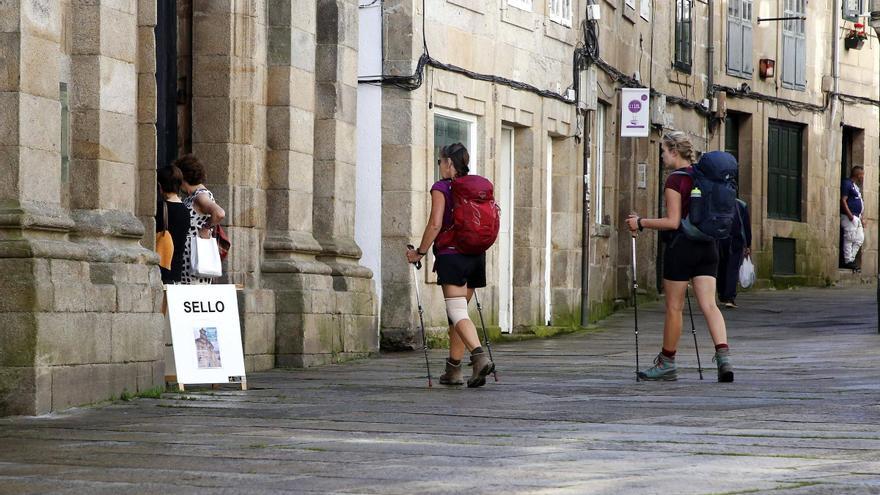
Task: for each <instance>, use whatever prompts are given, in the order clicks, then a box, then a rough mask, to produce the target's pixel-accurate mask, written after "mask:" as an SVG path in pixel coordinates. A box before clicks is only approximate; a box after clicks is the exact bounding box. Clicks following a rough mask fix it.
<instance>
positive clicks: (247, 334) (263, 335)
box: [243, 314, 275, 354]
mask: <svg viewBox="0 0 880 495" xmlns="http://www.w3.org/2000/svg"><path fill="white" fill-rule="evenodd" d="M243 344H244V353H245V354H272V353H274V352H275V317H274V315H268V314H245V316H244V342H243Z"/></svg>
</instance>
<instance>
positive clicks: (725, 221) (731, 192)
mask: <svg viewBox="0 0 880 495" xmlns="http://www.w3.org/2000/svg"><path fill="white" fill-rule="evenodd" d="M661 147H662V150H663V152H662V155H661V156H662V159H663V164H664V165H665V167H666V168H667V169H671V170H672V173H671V174H670V175H669V177H668V178H667V179H666V184H665V187H664V193H663V194H664V199H665V203H666V216H665V217H663V218H642V217H640V216H638V215H637V214H632V215H630V216H629V218H627V219H626V223H627V226H628V227H629V229H630V231H631V232H632V233H633V235H636V234H637V232H639V231H641V230H642V229H656V230H659V231H661V236H663V239H664V241H665V242H666V249H665V251H664V255H663V291H664V293H665V295H666V319H665V322H664V325H663V348H662V349H661V351H660V354H658V355H657V357H656V358H655V359H654V366H652V367H650V368H648V369H647V370H644V371H638V378H640V379H642V380H676V379H677V378H678V373H677V370H676V366H675V352H676V349H677V348H678V341H679V339H680V338H681V329H682V311H683V309H684V300H685V294H686V291H687V287H688V281H692V283H693V287H694V293H695V294H696V296H697V302H698V303H699V305H700V309H701V310H702V312H703V315H704V316H705V318H706V323H707V325H708V327H709V333H710V334H711V336H712V340H713V341H714V342H715V358H714V361H715V362H716V364H717V366H718V381H719V382H732V381H733V368H732V366H731V364H730V348H729V347H728V345H727V328H726V326H725V324H724V316H723V315H722V314H721V310H719V309H718V306H717V305H716V304H715V283H716V276H717V274H718V248H717V242H716V241H718V240H719V239H724V238H726V237H727V236H728V235H729V233H730V226H731V222H732V220H733V215H735V214H736V180H735V177H736V172H737V164H736V159H735V158H734V157H733V156H732V155H730V154H729V153H725V152H722V151H711V152H708V153H705V154H704V155H703V156H702V157H701V158H700V161H699V163H697V164H696V165H691V163H692V162H693V159H694V148H693V144H691V142H690V140H689V139H688V137H687V135H686V134H685V133H683V132H679V131H676V132H670V133H668V134H666V135H664V136H663V140H662V143H661Z"/></svg>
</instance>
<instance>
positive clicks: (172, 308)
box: [166, 285, 247, 390]
mask: <svg viewBox="0 0 880 495" xmlns="http://www.w3.org/2000/svg"><path fill="white" fill-rule="evenodd" d="M166 296H167V300H168V318H169V320H170V323H171V342H172V344H173V346H174V366H175V368H176V372H177V383H178V384H179V386H180V389H181V390H183V386H184V385H187V384H195V383H203V384H207V383H211V384H214V383H229V382H241V386H242V390H247V379H246V378H245V373H244V353H243V352H242V346H241V326H240V324H239V321H238V297H237V296H236V292H235V285H168V286H166Z"/></svg>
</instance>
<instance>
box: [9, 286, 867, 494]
mask: <svg viewBox="0 0 880 495" xmlns="http://www.w3.org/2000/svg"><path fill="white" fill-rule="evenodd" d="M875 297H876V295H875V290H874V289H865V288H847V289H837V288H834V289H797V290H785V291H760V292H748V293H745V294H742V295H740V297H739V298H738V299H737V302H738V303H739V304H740V308H739V309H736V310H726V311H725V313H724V314H725V317H726V319H727V324H728V329H729V334H730V342H731V348H732V356H733V363H734V366H735V371H736V381H735V382H734V383H731V384H719V383H717V382H716V381H715V374H714V368H713V364H712V362H711V357H712V353H713V348H712V345H711V341H710V339H709V337H708V333H707V331H706V328H705V323H704V322H703V321H702V318H701V317H700V315H699V314H697V315H696V317H697V334H698V339H699V345H700V357H701V362H702V365H703V367H704V372H703V373H704V379H703V380H700V379H699V375H698V370H697V360H696V354H695V352H694V347H693V339H692V337H691V335H690V329H689V328H686V329H685V330H686V332H685V335H683V337H682V341H681V348H680V350H679V353H678V358H677V360H678V364H679V366H680V368H681V369H680V371H679V380H678V381H677V382H672V383H670V382H665V383H651V382H638V383H637V382H636V381H635V376H634V372H635V363H634V359H635V355H634V342H633V337H634V336H633V327H632V321H633V319H632V316H633V315H632V311H631V310H630V311H622V312H620V313H617V314H615V315H613V316H611V317H609V318H608V319H606V320H604V321H602V322H601V323H600V324H599V325H598V328H596V329H593V330H589V331H585V332H580V333H577V334H572V335H567V336H563V337H559V338H554V339H548V340H535V341H528V342H517V343H506V344H503V345H493V349H492V350H493V352H494V354H495V357H496V362H497V364H498V376H499V381H498V382H497V383H496V382H494V381H492V379H491V378H490V379H489V383H488V384H487V386H486V387H484V388H481V389H476V390H472V389H467V388H461V387H455V388H447V387H443V386H440V385H437V384H436V381H435V386H434V388H432V389H428V388H427V387H426V386H425V385H426V381H425V371H424V358H423V357H422V355H421V354H420V353H404V354H386V355H383V356H381V357H380V358H378V359H371V360H364V361H357V362H350V363H345V364H340V365H330V366H324V367H321V368H317V369H307V370H274V371H271V372H265V373H256V374H252V375H250V376H249V377H248V381H249V383H250V384H251V385H252V386H253V388H252V390H249V391H246V392H243V391H240V390H234V389H233V388H232V387H224V388H222V389H221V390H212V389H209V388H202V389H197V390H193V391H189V392H186V393H167V394H164V395H163V396H162V397H161V398H159V399H136V400H132V401H128V402H116V403H110V404H103V405H99V406H95V407H88V408H79V409H73V410H69V411H65V412H63V413H57V414H52V415H48V416H42V417H35V418H24V417H17V418H3V419H0V447H2V448H0V494H13V493H14V494H31V493H33V494H37V493H62V494H68V493H70V494H73V493H76V494H81V493H89V494H92V493H95V494H104V493H107V494H110V493H112V494H118V493H161V494H165V495H168V494H195V493H221V494H225V493H248V494H276V493H279V494H280V493H304V494H311V493H340V494H414V493H426V494H447V493H448V494H461V493H469V494H478V493H504V494H532V493H534V494H653V493H657V494H661V493H662V494H669V493H676V494H703V495H709V494H733V493H772V494H785V495H816V494H844V495H855V494H880V428H878V425H880V380H878V379H877V372H876V371H875V369H876V367H877V362H878V360H877V354H878V351H880V335H878V333H877V321H876V314H877V313H876V301H875ZM639 322H640V343H641V356H640V357H641V362H642V366H643V367H645V366H647V365H648V364H649V363H650V361H651V359H652V358H653V357H654V355H655V354H656V352H657V350H658V349H659V345H660V342H661V330H662V323H663V308H662V305H661V304H660V303H652V304H646V305H643V306H642V307H640V310H639ZM685 322H686V323H688V322H689V321H688V319H687V318H686V319H685ZM443 357H444V353H443V352H442V351H440V350H437V351H432V352H431V362H432V364H433V368H432V369H433V370H434V371H435V372H436V373H438V374H439V371H440V370H441V365H442V363H443Z"/></svg>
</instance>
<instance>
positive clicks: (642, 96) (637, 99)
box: [620, 88, 651, 137]
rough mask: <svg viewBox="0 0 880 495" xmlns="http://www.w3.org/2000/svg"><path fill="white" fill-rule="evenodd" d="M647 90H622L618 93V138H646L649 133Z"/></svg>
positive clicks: (648, 97)
mask: <svg viewBox="0 0 880 495" xmlns="http://www.w3.org/2000/svg"><path fill="white" fill-rule="evenodd" d="M649 92H650V90H649V89H648V88H623V89H622V90H621V92H620V98H621V105H620V112H621V116H620V137H648V136H649V135H650V133H651V126H650V122H649V118H650V115H651V114H650V105H649V99H650V96H649Z"/></svg>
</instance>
